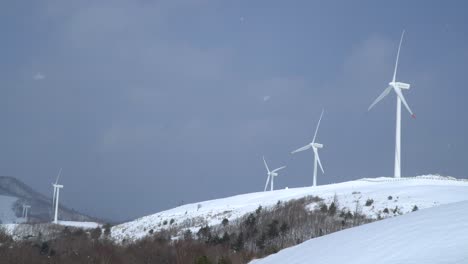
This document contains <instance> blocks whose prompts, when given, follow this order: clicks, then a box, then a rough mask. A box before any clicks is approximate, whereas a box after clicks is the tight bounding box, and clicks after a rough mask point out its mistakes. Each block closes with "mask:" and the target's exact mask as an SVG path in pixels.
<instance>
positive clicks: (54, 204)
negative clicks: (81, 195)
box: [52, 168, 63, 224]
mask: <svg viewBox="0 0 468 264" xmlns="http://www.w3.org/2000/svg"><path fill="white" fill-rule="evenodd" d="M61 173H62V168H60V170H59V173H58V175H57V180H55V183H52V186H53V187H54V197H53V199H52V207H53V209H54V210H55V213H54V224H57V223H58V220H57V216H58V202H59V194H60V189H61V188H63V185H60V184H58V180H59V178H60V174H61Z"/></svg>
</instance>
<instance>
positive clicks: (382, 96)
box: [367, 86, 393, 111]
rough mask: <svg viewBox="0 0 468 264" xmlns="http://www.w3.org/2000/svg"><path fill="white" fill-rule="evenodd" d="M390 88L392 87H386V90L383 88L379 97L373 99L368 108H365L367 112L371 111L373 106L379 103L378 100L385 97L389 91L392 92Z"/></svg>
mask: <svg viewBox="0 0 468 264" xmlns="http://www.w3.org/2000/svg"><path fill="white" fill-rule="evenodd" d="M392 88H393V87H392V86H388V87H387V88H385V90H384V91H383V92H382V93H381V94H380V95H379V97H377V99H375V101H374V102H373V103H372V104H371V105H370V106H369V108H367V111H369V110H371V109H372V107H374V105H376V104H377V103H378V102H380V100H382V99H383V98H384V97H385V96H387V95H388V93H390V91H391V90H392Z"/></svg>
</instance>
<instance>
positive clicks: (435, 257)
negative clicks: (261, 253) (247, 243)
mask: <svg viewBox="0 0 468 264" xmlns="http://www.w3.org/2000/svg"><path fill="white" fill-rule="evenodd" d="M250 263H251V264H280V263H281V264H283V263H288V264H302V263H304V264H305V263H319V264H320V263H327V264H342V263H347V264H354V263H356V264H374V263H381V264H385V263H389V264H390V263H391V264H394V263H405V264H420V263H424V264H436V263H437V264H441V263H454V264H455V263H457V264H462V263H468V201H463V202H458V203H452V204H448V205H443V206H440V207H435V208H430V209H425V210H420V211H417V212H414V213H411V214H407V215H404V216H400V217H395V218H391V219H385V220H382V221H377V222H374V223H371V224H366V225H362V226H358V227H354V228H350V229H346V230H343V231H340V232H336V233H333V234H329V235H326V236H323V237H319V238H315V239H311V240H308V241H306V242H304V243H302V244H299V245H297V246H294V247H291V248H287V249H284V250H282V251H280V252H278V253H277V254H273V255H270V256H268V257H266V258H264V259H260V260H254V261H252V262H250Z"/></svg>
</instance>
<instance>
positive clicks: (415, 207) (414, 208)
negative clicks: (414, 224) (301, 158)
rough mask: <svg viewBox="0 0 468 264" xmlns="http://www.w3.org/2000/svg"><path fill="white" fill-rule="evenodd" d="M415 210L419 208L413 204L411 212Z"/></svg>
mask: <svg viewBox="0 0 468 264" xmlns="http://www.w3.org/2000/svg"><path fill="white" fill-rule="evenodd" d="M417 210H419V208H418V206H417V205H415V206H413V210H411V211H413V212H414V211H417Z"/></svg>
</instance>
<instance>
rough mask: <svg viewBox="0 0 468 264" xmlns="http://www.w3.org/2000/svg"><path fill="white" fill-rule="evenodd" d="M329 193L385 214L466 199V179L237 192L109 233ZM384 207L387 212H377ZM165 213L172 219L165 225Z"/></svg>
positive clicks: (137, 234) (197, 223)
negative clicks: (367, 203)
mask: <svg viewBox="0 0 468 264" xmlns="http://www.w3.org/2000/svg"><path fill="white" fill-rule="evenodd" d="M335 194H336V196H337V197H338V201H339V208H343V207H347V208H349V209H350V210H351V211H354V209H355V208H356V203H357V202H359V204H360V207H361V209H362V213H364V214H366V215H368V216H369V217H373V218H377V217H378V216H379V215H380V216H381V217H384V218H385V217H390V216H393V215H398V214H404V213H408V212H411V210H412V209H413V207H414V206H415V205H416V206H417V207H418V208H419V209H424V208H429V207H433V206H437V205H441V204H448V203H454V202H459V201H464V200H468V181H465V180H457V179H455V178H452V177H442V176H434V175H428V176H418V177H411V178H402V179H394V178H385V177H381V178H372V179H361V180H356V181H349V182H343V183H337V184H329V185H323V186H317V187H304V188H289V189H284V190H276V191H273V192H257V193H249V194H242V195H236V196H232V197H227V198H223V199H216V200H211V201H205V202H200V203H193V204H187V205H183V206H179V207H176V208H173V209H170V210H167V211H163V212H159V213H156V214H153V215H149V216H145V217H142V218H139V219H136V220H134V221H131V222H127V223H123V224H121V225H117V226H114V227H113V228H112V232H111V235H112V237H113V238H114V239H115V240H117V241H121V240H123V239H127V240H136V239H140V238H143V237H144V236H146V235H148V231H149V230H151V229H153V231H158V230H161V229H164V228H169V227H171V226H176V227H178V228H191V229H194V228H199V227H202V226H204V225H206V224H208V225H216V224H220V223H221V221H222V220H223V219H224V218H227V219H229V221H232V220H234V219H236V218H238V217H241V216H243V215H244V214H246V213H249V212H252V211H255V209H257V208H258V206H260V205H261V206H263V207H269V206H273V205H275V204H276V203H277V202H278V201H279V200H280V201H288V200H291V199H299V198H302V197H305V196H310V195H312V196H319V197H321V198H323V199H325V201H326V203H328V204H329V203H331V201H332V200H333V197H334V195H335ZM389 196H392V199H391V200H389V199H388V197H389ZM367 199H373V200H374V203H373V204H372V205H371V206H364V204H365V203H366V200H367ZM310 206H311V207H314V206H315V205H310ZM396 207H397V209H398V210H395V211H396V213H395V214H394V213H393V210H392V209H395V208H396ZM385 208H388V209H389V210H390V213H389V214H385V213H383V212H382V211H383V210H384V209H385ZM171 219H174V223H173V224H172V225H170V221H171ZM164 222H167V223H166V224H164Z"/></svg>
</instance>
